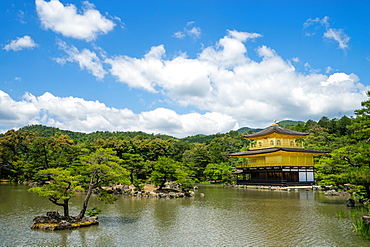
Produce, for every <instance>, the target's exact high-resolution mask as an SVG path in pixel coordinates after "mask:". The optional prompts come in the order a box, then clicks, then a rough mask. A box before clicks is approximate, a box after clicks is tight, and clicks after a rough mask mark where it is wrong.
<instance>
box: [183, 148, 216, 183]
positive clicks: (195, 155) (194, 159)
mask: <svg viewBox="0 0 370 247" xmlns="http://www.w3.org/2000/svg"><path fill="white" fill-rule="evenodd" d="M182 162H183V163H184V164H186V165H187V166H188V167H190V169H191V170H193V171H194V172H195V177H197V178H198V179H203V172H204V169H205V168H206V166H207V165H208V164H209V163H210V157H209V150H208V146H207V145H206V144H198V143H196V144H194V145H193V147H192V148H191V149H190V150H186V151H185V152H184V154H183V160H182Z"/></svg>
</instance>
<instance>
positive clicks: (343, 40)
mask: <svg viewBox="0 0 370 247" xmlns="http://www.w3.org/2000/svg"><path fill="white" fill-rule="evenodd" d="M324 37H325V38H328V39H333V40H335V41H337V42H338V44H339V48H340V49H342V50H345V49H347V48H348V42H349V40H350V38H349V37H348V36H347V35H346V34H345V33H344V31H343V30H342V29H335V28H329V29H327V30H326V32H325V33H324Z"/></svg>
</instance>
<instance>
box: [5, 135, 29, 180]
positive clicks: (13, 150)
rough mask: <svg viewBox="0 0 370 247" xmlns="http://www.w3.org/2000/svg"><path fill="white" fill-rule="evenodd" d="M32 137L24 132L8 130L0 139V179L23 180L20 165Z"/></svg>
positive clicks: (23, 175)
mask: <svg viewBox="0 0 370 247" xmlns="http://www.w3.org/2000/svg"><path fill="white" fill-rule="evenodd" d="M34 137H35V134H34V133H32V132H29V131H25V130H17V131H15V130H8V131H7V132H6V133H5V134H4V135H3V136H2V137H0V178H7V179H12V180H13V179H17V180H25V176H26V174H25V172H24V171H23V170H22V169H21V167H22V166H21V164H22V163H23V161H24V156H25V154H26V153H27V152H28V145H29V143H30V142H32V140H33V139H34Z"/></svg>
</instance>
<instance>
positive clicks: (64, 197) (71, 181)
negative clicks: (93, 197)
mask: <svg viewBox="0 0 370 247" xmlns="http://www.w3.org/2000/svg"><path fill="white" fill-rule="evenodd" d="M38 174H39V175H40V176H44V177H46V178H47V179H48V180H49V181H48V182H47V183H45V184H43V185H42V186H40V187H32V188H30V189H29V190H28V191H30V192H35V193H37V194H38V195H39V196H43V197H47V198H48V199H49V201H51V202H52V203H54V204H55V205H58V206H62V207H63V208H64V215H65V216H69V212H68V201H69V199H71V198H72V197H74V196H75V192H76V191H82V190H83V189H82V188H81V187H80V186H78V183H79V179H80V176H73V175H72V174H71V172H70V171H68V170H64V169H62V168H49V169H46V170H40V171H39V172H38Z"/></svg>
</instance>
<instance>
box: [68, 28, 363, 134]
mask: <svg viewBox="0 0 370 247" xmlns="http://www.w3.org/2000/svg"><path fill="white" fill-rule="evenodd" d="M259 37H261V35H260V34H257V33H247V32H238V31H235V30H233V31H228V32H227V35H226V36H224V37H222V38H221V39H220V40H219V41H218V42H217V43H216V44H215V45H214V46H209V47H205V48H204V49H203V50H202V51H201V52H200V53H199V54H197V56H196V57H195V58H188V57H187V56H186V55H184V54H181V55H179V56H176V57H171V58H170V59H168V57H169V56H166V50H165V47H164V45H159V46H153V47H152V48H151V49H150V50H149V52H147V53H146V54H145V55H144V56H143V57H142V58H135V57H129V56H115V57H110V56H109V55H107V54H104V55H103V56H101V55H98V54H95V53H94V54H91V51H90V52H88V51H85V52H81V51H78V50H77V49H76V48H74V47H64V45H63V44H62V45H61V46H62V47H64V48H63V49H64V50H65V51H66V52H67V54H69V57H68V58H66V59H67V60H66V61H71V62H77V63H79V64H80V67H81V68H82V69H87V70H89V71H90V72H91V73H93V74H95V76H97V77H98V78H99V75H101V74H105V73H110V74H111V75H113V76H115V77H116V78H117V80H118V81H119V82H121V83H125V84H127V85H128V86H130V87H132V88H138V89H142V90H145V91H148V92H150V93H153V94H162V95H163V96H164V97H165V100H166V101H167V102H170V103H173V104H177V105H180V106H182V107H192V108H195V109H199V110H202V111H206V112H208V113H207V114H203V115H200V114H195V113H194V114H186V115H178V114H176V113H175V112H174V111H172V110H169V109H164V108H159V109H156V110H154V111H150V112H143V113H140V114H139V115H135V114H134V116H135V117H133V118H134V119H135V120H133V121H134V122H135V121H138V122H139V123H140V124H137V122H135V124H133V125H130V124H129V123H127V125H122V126H124V127H123V129H128V127H127V126H135V127H137V126H139V127H140V128H141V130H148V131H149V132H150V133H152V132H153V133H159V132H161V133H170V134H173V135H181V132H183V133H187V134H191V133H216V132H220V131H221V130H226V129H227V128H229V129H228V130H230V129H232V128H234V127H235V126H250V127H264V126H268V125H270V124H271V123H272V121H273V120H274V119H278V120H283V119H297V120H306V119H319V118H321V117H322V116H327V117H329V118H332V117H340V116H342V115H353V111H354V110H355V109H359V108H360V107H361V105H360V102H361V101H363V100H366V98H367V96H366V93H365V92H366V91H368V90H370V88H369V87H368V86H365V85H363V84H362V83H361V82H360V80H359V78H358V77H357V76H356V75H355V74H346V73H340V72H337V73H332V70H333V69H332V68H327V70H326V71H325V72H326V73H325V74H320V73H319V71H318V70H314V69H313V68H311V66H310V65H309V64H307V63H306V65H305V68H306V70H307V72H306V73H300V72H298V71H297V70H296V68H295V67H294V66H293V64H292V63H291V61H295V62H299V59H298V58H293V59H292V60H290V59H289V60H284V59H283V58H282V57H280V56H279V54H278V53H277V52H276V51H275V50H274V49H272V48H270V47H267V46H265V45H261V46H259V47H258V48H257V49H256V50H253V51H252V52H254V53H256V55H257V56H258V57H259V58H258V59H251V57H250V56H249V53H250V52H251V51H248V50H247V47H246V45H245V43H246V42H248V41H250V40H255V39H256V38H259ZM99 56H101V58H100V59H99V58H98V57H99ZM82 58H84V59H82ZM92 58H94V59H92ZM89 61H90V62H91V61H95V63H91V64H90V62H89ZM101 64H103V65H106V66H107V67H110V68H109V69H107V70H104V69H103V68H102V67H100V66H101ZM97 65H99V66H98V68H100V69H97V70H96V71H100V73H97V72H94V70H93V69H92V68H94V67H95V66H97ZM330 73H332V74H330ZM82 112H83V111H82ZM149 119H151V121H149ZM101 121H102V123H104V121H103V119H101ZM61 123H62V122H61ZM132 123H133V122H132ZM199 123H202V124H199ZM146 124H147V125H146ZM103 125H106V126H109V124H107V123H104V124H102V126H103ZM119 126H121V125H119ZM95 127H96V126H95ZM109 128H110V129H113V127H109ZM162 130H163V131H162ZM194 130H197V131H194Z"/></svg>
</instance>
